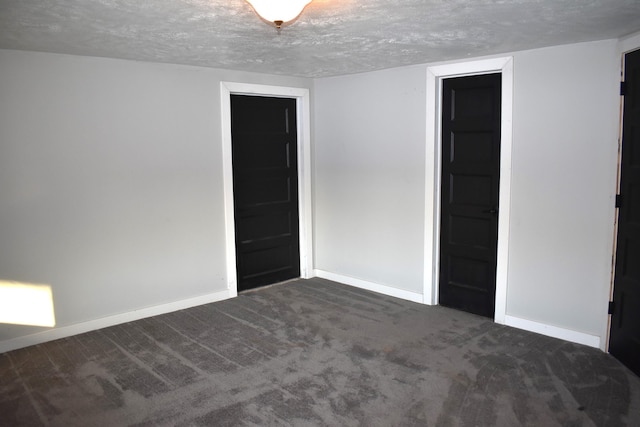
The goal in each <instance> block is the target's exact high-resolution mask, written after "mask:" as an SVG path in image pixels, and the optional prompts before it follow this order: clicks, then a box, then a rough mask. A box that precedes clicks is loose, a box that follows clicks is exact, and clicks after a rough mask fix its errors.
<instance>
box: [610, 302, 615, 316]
mask: <svg viewBox="0 0 640 427" xmlns="http://www.w3.org/2000/svg"><path fill="white" fill-rule="evenodd" d="M615 308H616V304H615V303H614V302H613V301H609V314H613V311H614V310H615Z"/></svg>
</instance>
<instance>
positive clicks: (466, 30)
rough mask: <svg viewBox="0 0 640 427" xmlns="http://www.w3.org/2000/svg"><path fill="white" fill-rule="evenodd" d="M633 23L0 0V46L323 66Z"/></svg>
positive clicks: (394, 60) (476, 0) (350, 1)
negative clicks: (295, 14) (276, 18)
mask: <svg viewBox="0 0 640 427" xmlns="http://www.w3.org/2000/svg"><path fill="white" fill-rule="evenodd" d="M637 31H640V1H638V0H563V1H558V0H514V1H506V0H447V1H443V0H366V1H356V0H315V1H313V2H312V3H311V4H310V5H309V6H307V8H306V9H305V10H304V12H303V13H302V15H301V16H300V17H299V19H298V20H297V21H296V22H294V23H293V24H291V25H288V26H286V27H283V29H282V31H281V33H280V34H278V32H277V31H276V29H275V28H274V27H272V26H269V25H267V24H266V23H264V22H263V21H261V20H260V19H259V18H258V17H257V15H256V14H255V13H254V11H253V9H252V8H251V6H250V5H249V4H248V3H247V2H246V1H244V0H92V1H87V0H0V48H2V49H19V50H33V51H44V52H54V53H66V54H74V55H88V56H102V57H111V58H122V59H132V60H140V61H151V62H166V63H175V64H188V65H197V66H205V67H213V68H223V69H232V70H242V71H253V72H260V73H268V74H280V75H287V76H299V77H310V78H317V77H327V76H336V75H344V74H352V73H359V72H366V71H373V70H378V69H384V68H391V67H398V66H405V65H411V64H423V63H427V62H436V61H443V60H450V59H459V58H464V57H470V56H472V57H477V56H483V55H490V54H499V53H504V52H511V51H517V50H524V49H531V48H538V47H545V46H551V45H559V44H568V43H576V42H583V41H592V40H601V39H608V38H618V37H621V36H625V35H628V34H631V33H634V32H637Z"/></svg>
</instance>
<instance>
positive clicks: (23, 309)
mask: <svg viewBox="0 0 640 427" xmlns="http://www.w3.org/2000/svg"><path fill="white" fill-rule="evenodd" d="M0 323H12V324H15V325H31V326H55V325H56V318H55V314H54V311H53V294H52V293H51V286H50V285H38V284H32V283H20V282H9V281H3V280H0Z"/></svg>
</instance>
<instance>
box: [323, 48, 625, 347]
mask: <svg viewBox="0 0 640 427" xmlns="http://www.w3.org/2000/svg"><path fill="white" fill-rule="evenodd" d="M501 56H506V55H501ZM512 56H513V61H514V62H513V63H514V74H513V76H514V89H513V102H514V107H513V153H512V171H513V174H512V183H511V185H512V187H511V190H512V194H511V197H512V205H511V214H512V216H511V229H510V240H509V265H508V288H507V315H508V316H509V318H510V319H511V320H514V319H516V320H522V322H520V323H519V325H520V326H523V325H525V327H531V325H543V326H545V325H548V326H551V327H552V329H555V331H558V330H562V331H568V332H569V338H571V333H572V332H575V333H576V334H577V335H578V336H583V337H584V336H586V337H593V338H594V340H587V342H591V343H594V342H595V343H597V345H599V346H600V347H601V348H603V346H604V342H605V338H606V328H607V326H606V322H607V314H606V309H607V301H608V293H609V287H610V273H611V255H612V241H613V218H614V207H613V200H614V195H615V174H616V153H617V135H618V126H617V120H618V114H619V110H618V102H619V100H618V95H617V87H618V83H617V82H618V74H619V63H620V61H619V56H618V53H617V42H616V41H615V40H608V41H601V42H593V43H583V44H575V45H567V46H558V47H552V48H546V49H539V50H532V51H525V52H516V53H513V54H512ZM427 66H428V64H425V65H424V66H423V67H415V66H414V67H407V68H399V69H393V70H386V71H381V72H374V73H367V74H361V75H354V76H345V77H338V78H328V79H320V80H317V81H316V91H317V92H316V102H315V108H316V109H315V120H316V121H315V126H316V128H315V129H316V133H315V137H316V138H315V168H316V176H315V189H316V206H315V209H316V210H315V212H314V218H315V221H316V267H317V268H318V269H321V270H324V271H328V272H331V273H335V274H337V275H341V276H345V277H355V278H358V279H362V280H365V281H368V282H371V283H373V284H382V285H385V286H386V287H388V288H399V289H402V290H411V291H413V292H422V287H421V286H422V280H423V271H424V270H425V269H427V270H430V269H431V268H432V260H430V259H427V260H424V259H423V255H424V250H423V244H424V242H423V240H422V239H423V230H424V227H425V224H424V223H423V222H424V217H425V216H424V203H423V201H424V194H425V187H424V179H425V177H424V167H425V165H424V153H425V151H424V147H425V145H427V142H425V133H424V129H425V127H426V123H425V106H424V104H425V90H426V87H425V80H426V68H427ZM427 180H429V178H428V177H427ZM426 226H428V227H431V226H433V224H427V225H426ZM527 322H529V323H527Z"/></svg>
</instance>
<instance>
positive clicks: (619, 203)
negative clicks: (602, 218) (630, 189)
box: [616, 194, 622, 208]
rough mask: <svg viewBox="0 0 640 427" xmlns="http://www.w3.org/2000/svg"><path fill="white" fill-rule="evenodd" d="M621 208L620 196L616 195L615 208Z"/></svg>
mask: <svg viewBox="0 0 640 427" xmlns="http://www.w3.org/2000/svg"><path fill="white" fill-rule="evenodd" d="M621 207H622V194H616V208H621Z"/></svg>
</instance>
